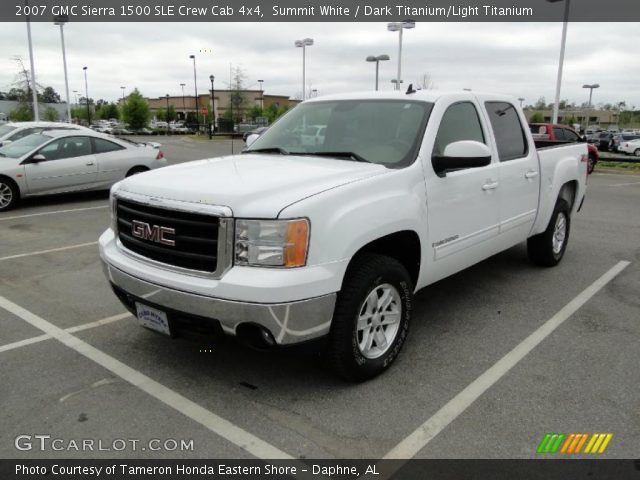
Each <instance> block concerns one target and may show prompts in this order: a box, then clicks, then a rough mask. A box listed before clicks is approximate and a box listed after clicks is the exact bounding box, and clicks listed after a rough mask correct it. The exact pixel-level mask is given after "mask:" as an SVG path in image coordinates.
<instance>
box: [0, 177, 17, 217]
mask: <svg viewBox="0 0 640 480" xmlns="http://www.w3.org/2000/svg"><path fill="white" fill-rule="evenodd" d="M19 199H20V192H19V191H18V187H17V186H16V184H15V183H13V182H12V181H11V180H9V179H8V178H5V177H0V212H4V211H7V210H10V209H12V208H13V207H15V206H16V204H17V203H18V200H19Z"/></svg>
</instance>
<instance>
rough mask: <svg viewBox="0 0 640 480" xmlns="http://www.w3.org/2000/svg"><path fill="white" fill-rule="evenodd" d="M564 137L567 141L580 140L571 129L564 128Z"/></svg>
mask: <svg viewBox="0 0 640 480" xmlns="http://www.w3.org/2000/svg"><path fill="white" fill-rule="evenodd" d="M564 138H565V139H566V140H567V141H569V142H577V141H579V140H580V137H579V136H578V134H577V133H576V132H574V131H573V130H567V129H566V128H565V129H564Z"/></svg>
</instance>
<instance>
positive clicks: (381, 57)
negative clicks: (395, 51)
mask: <svg viewBox="0 0 640 480" xmlns="http://www.w3.org/2000/svg"><path fill="white" fill-rule="evenodd" d="M366 60H367V62H376V92H377V91H378V70H379V66H380V61H385V60H389V55H384V54H383V55H378V56H377V57H374V56H373V55H370V56H368V57H367V58H366Z"/></svg>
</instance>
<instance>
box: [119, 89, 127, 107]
mask: <svg viewBox="0 0 640 480" xmlns="http://www.w3.org/2000/svg"><path fill="white" fill-rule="evenodd" d="M126 88H127V87H120V90H122V103H123V104H124V91H125V90H126Z"/></svg>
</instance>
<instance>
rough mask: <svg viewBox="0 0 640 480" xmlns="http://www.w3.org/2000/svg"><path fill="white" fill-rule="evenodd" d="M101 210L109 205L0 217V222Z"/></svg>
mask: <svg viewBox="0 0 640 480" xmlns="http://www.w3.org/2000/svg"><path fill="white" fill-rule="evenodd" d="M101 208H109V205H100V206H99V207H83V208H70V209H67V210H54V211H53V212H39V213H28V214H26V215H14V216H13V217H0V222H2V221H4V220H17V219H19V218H30V217H42V216H44V215H55V214H58V213H70V212H84V211H87V210H98V209H101Z"/></svg>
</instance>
